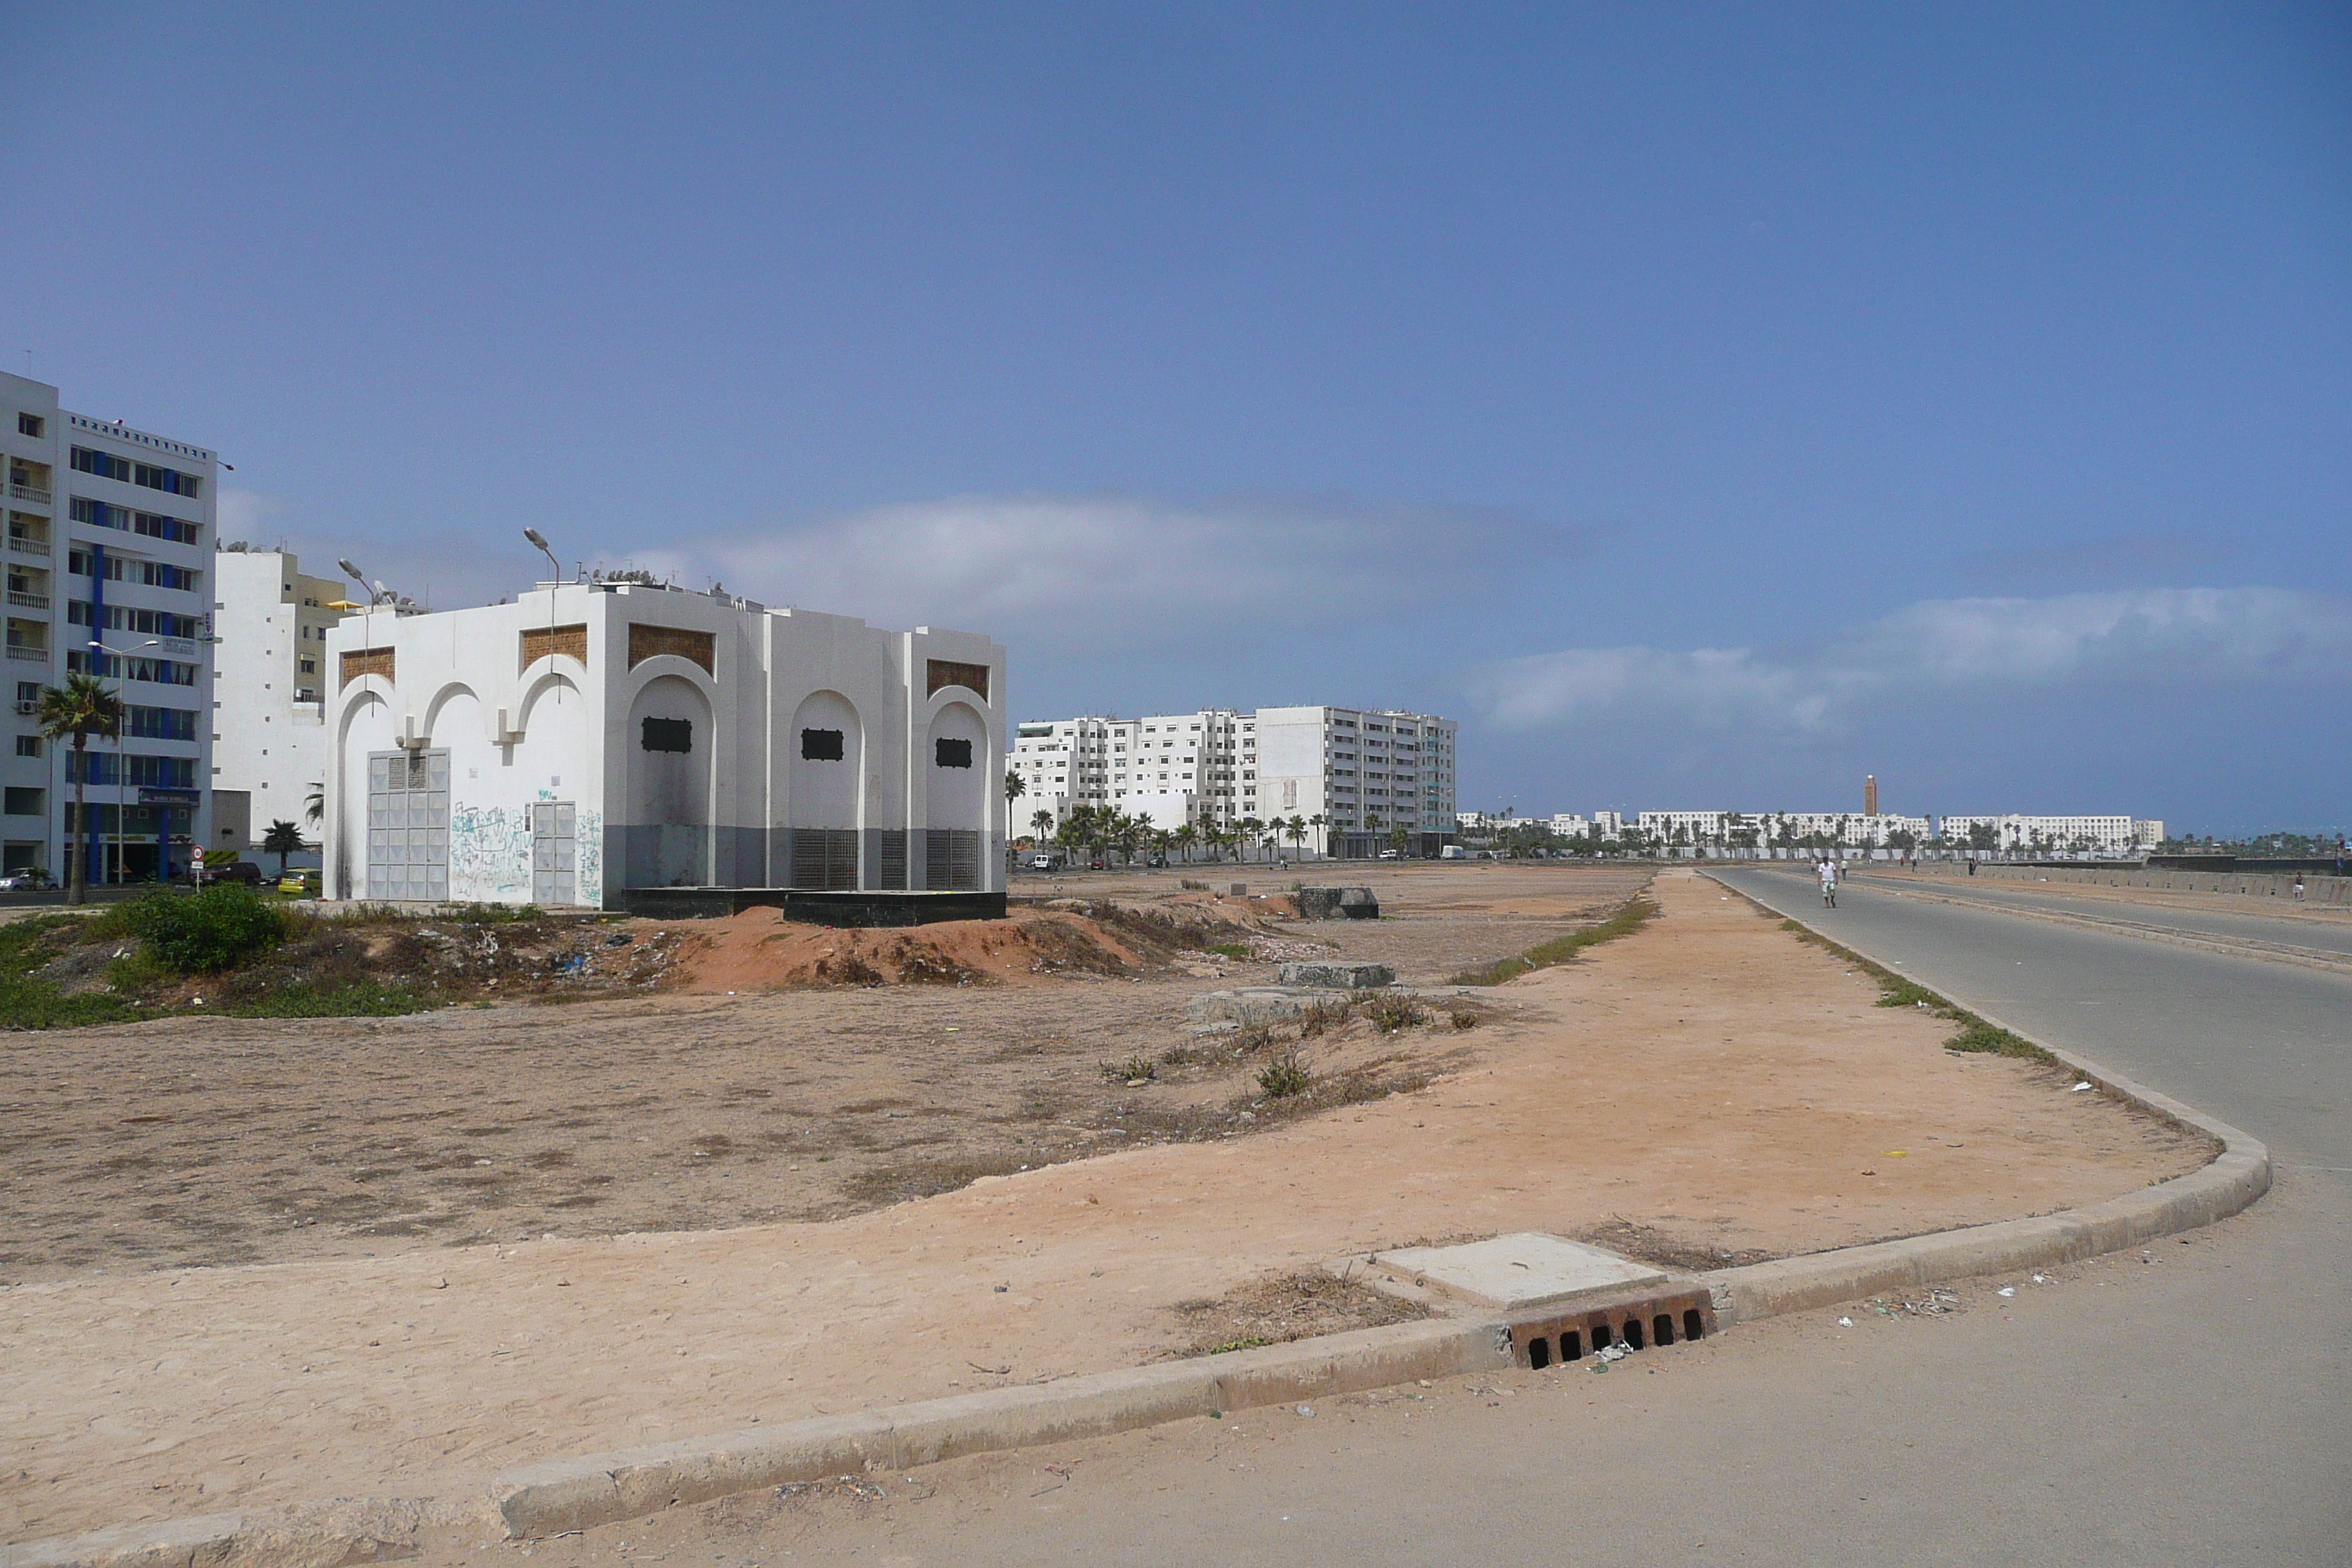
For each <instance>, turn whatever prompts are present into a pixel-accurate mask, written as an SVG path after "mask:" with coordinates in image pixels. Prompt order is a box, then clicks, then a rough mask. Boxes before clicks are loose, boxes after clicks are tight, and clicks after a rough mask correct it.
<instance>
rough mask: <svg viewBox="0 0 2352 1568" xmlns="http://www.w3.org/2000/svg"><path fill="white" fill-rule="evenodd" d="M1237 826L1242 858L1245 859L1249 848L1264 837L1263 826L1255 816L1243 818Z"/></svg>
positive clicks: (1247, 856)
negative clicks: (1239, 830)
mask: <svg viewBox="0 0 2352 1568" xmlns="http://www.w3.org/2000/svg"><path fill="white" fill-rule="evenodd" d="M1238 826H1240V828H1241V845H1242V858H1244V859H1247V858H1249V847H1250V846H1251V845H1252V844H1254V843H1256V842H1257V841H1258V840H1259V839H1261V838H1262V837H1265V823H1263V822H1260V821H1259V820H1258V819H1257V818H1256V817H1255V816H1244V817H1243V818H1242V819H1241V822H1240V823H1239V825H1238Z"/></svg>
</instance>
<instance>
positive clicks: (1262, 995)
mask: <svg viewBox="0 0 2352 1568" xmlns="http://www.w3.org/2000/svg"><path fill="white" fill-rule="evenodd" d="M1322 999H1323V998H1322V997H1320V996H1318V994H1315V993H1313V992H1308V991H1299V990H1296V989H1286V988H1285V987H1282V986H1277V985H1252V986H1248V987H1245V988H1244V989H1241V990H1235V991H1212V992H1209V993H1207V994H1205V995H1200V996H1195V997H1193V998H1192V1000H1191V1001H1190V1002H1187V1003H1186V1004H1184V1016H1185V1017H1186V1018H1188V1019H1190V1020H1191V1021H1192V1022H1193V1023H1195V1024H1275V1023H1279V1022H1281V1021H1282V1020H1283V1019H1285V1018H1296V1017H1297V1016H1299V1015H1300V1014H1301V1013H1304V1012H1305V1011H1307V1008H1308V1007H1310V1006H1312V1005H1314V1004H1316V1003H1317V1002H1318V1001H1321V1000H1322Z"/></svg>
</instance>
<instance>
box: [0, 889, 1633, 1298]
mask: <svg viewBox="0 0 2352 1568" xmlns="http://www.w3.org/2000/svg"><path fill="white" fill-rule="evenodd" d="M1391 875H1392V876H1393V874H1391ZM1554 875H1555V877H1556V879H1557V883H1556V885H1554V886H1550V887H1548V888H1546V889H1543V890H1542V891H1541V892H1540V893H1539V894H1532V895H1529V896H1523V897H1520V898H1517V899H1515V900H1505V901H1506V902H1507V903H1509V904H1510V905H1511V906H1512V907H1513V909H1514V910H1517V911H1518V912H1515V913H1512V914H1510V915H1507V916H1499V917H1498V916H1493V915H1489V914H1488V913H1486V911H1485V910H1482V909H1481V908H1480V907H1479V904H1480V902H1481V900H1479V899H1477V898H1476V897H1475V883H1476V879H1466V880H1469V881H1471V882H1472V884H1473V885H1472V887H1471V889H1469V891H1468V892H1467V893H1465V892H1455V891H1450V890H1449V891H1444V892H1440V893H1437V894H1436V896H1434V897H1433V899H1431V900H1429V902H1428V904H1427V906H1426V907H1416V908H1414V909H1413V910H1412V911H1411V912H1410V913H1404V914H1400V916H1399V917H1398V918H1396V919H1384V920H1381V921H1377V922H1360V921H1316V922H1299V923H1297V924H1296V925H1295V927H1292V928H1290V929H1289V930H1287V931H1285V930H1284V928H1282V927H1281V926H1279V925H1278V924H1276V922H1274V921H1269V920H1267V919H1266V918H1265V913H1266V908H1267V905H1268V904H1269V903H1273V904H1274V905H1275V906H1276V909H1277V910H1287V904H1286V901H1283V900H1268V899H1266V898H1265V897H1264V896H1261V897H1259V898H1258V899H1256V900H1247V899H1244V900H1224V901H1223V908H1219V907H1217V900H1209V899H1207V897H1206V896H1205V895H1201V894H1185V893H1182V892H1181V891H1180V889H1178V887H1177V885H1176V883H1177V879H1176V878H1173V877H1160V878H1150V879H1147V878H1133V879H1110V880H1112V881H1113V882H1114V883H1115V885H1113V886H1110V887H1105V888H1090V889H1088V891H1089V893H1090V895H1091V898H1090V900H1089V901H1090V902H1094V903H1099V902H1100V901H1101V900H1103V899H1104V898H1105V897H1107V896H1108V895H1110V894H1113V893H1116V894H1117V895H1118V896H1119V897H1120V898H1121V899H1122V900H1128V901H1130V902H1135V903H1142V902H1145V901H1147V900H1155V899H1157V900H1167V902H1168V907H1170V908H1171V909H1172V910H1176V911H1177V912H1179V913H1180V914H1183V915H1185V916H1187V918H1191V917H1192V913H1193V911H1197V910H1200V908H1201V906H1202V905H1203V904H1207V905H1209V906H1210V907H1209V909H1208V910H1207V913H1206V915H1205V916H1204V917H1202V918H1206V919H1217V920H1220V921H1221V927H1222V934H1223V936H1224V937H1225V938H1226V942H1225V945H1230V946H1236V947H1240V948H1244V949H1247V948H1252V947H1255V949H1258V950H1262V951H1265V952H1269V953H1271V954H1274V955H1276V956H1277V957H1278V956H1284V955H1286V956H1307V955H1310V954H1318V953H1325V952H1334V951H1346V952H1360V953H1366V954H1370V955H1373V956H1377V957H1380V958H1382V959H1384V960H1387V961H1389V962H1391V963H1394V964H1396V965H1397V966H1398V967H1399V968H1400V969H1401V970H1402V972H1404V973H1405V974H1406V975H1407V976H1408V977H1412V976H1416V975H1429V976H1434V975H1438V974H1442V973H1448V972H1450V971H1451V970H1452V969H1453V968H1455V967H1459V966H1461V965H1462V964H1465V963H1479V962H1484V961H1486V960H1490V959H1492V958H1495V957H1497V956H1501V955H1502V954H1505V953H1508V952H1517V951H1518V950H1519V949H1520V948H1522V947H1524V946H1526V945H1528V943H1529V942H1536V941H1541V940H1544V939H1546V938H1548V937H1551V936H1557V935H1559V934H1560V933H1561V932H1562V931H1564V930H1570V929H1574V928H1575V927H1576V926H1579V925H1581V924H1584V923H1586V922H1588V921H1591V920H1592V919H1594V918H1596V917H1598V916H1600V915H1601V914H1603V913H1606V912H1607V911H1608V910H1611V909H1613V908H1614V907H1615V906H1616V905H1617V904H1618V903H1619V902H1620V901H1622V900H1623V899H1624V898H1625V897H1626V896H1627V895H1628V894H1630V893H1632V892H1633V890H1634V889H1637V888H1638V887H1640V886H1641V885H1642V883H1643V882H1644V881H1646V880H1647V874H1646V873H1644V872H1639V871H1625V870H1618V871H1613V872H1610V871H1604V872H1597V873H1595V872H1583V873H1578V872H1566V873H1556V874H1554ZM1097 880H1104V879H1097ZM1409 901H1412V902H1414V903H1415V904H1418V903H1419V900H1409ZM1020 913H1021V915H1022V916H1023V919H1022V920H1020V921H981V922H973V923H971V924H969V925H962V926H940V927H931V928H926V929H925V930H924V931H920V932H915V933H908V932H899V931H828V930H824V929H823V928H819V927H811V926H791V925H784V924H782V923H780V922H778V921H776V919H775V917H774V915H773V914H772V912H771V911H767V910H755V911H751V912H750V913H748V914H746V915H743V916H741V917H739V918H737V919H736V920H733V921H711V922H693V923H690V924H684V925H673V926H669V927H664V928H658V929H656V928H652V927H651V926H650V923H649V922H638V923H641V924H646V925H647V927H648V929H646V931H641V932H637V933H636V934H637V936H638V937H639V940H638V941H637V942H636V943H635V947H636V948H637V949H638V950H643V949H645V948H648V947H651V946H653V945H655V942H656V941H657V940H659V941H662V942H663V943H664V946H665V950H666V951H667V950H668V949H670V948H674V947H676V946H677V945H680V944H678V943H677V942H675V941H672V940H668V939H673V938H674V937H675V935H676V933H677V932H678V931H688V932H690V933H692V934H690V935H689V936H688V938H687V939H686V942H685V943H684V944H683V945H685V946H687V947H688V948H690V949H698V950H699V951H696V952H689V953H688V955H687V956H686V957H684V958H682V959H681V960H680V965H679V967H680V970H681V973H678V974H677V975H675V976H673V977H672V978H673V981H674V983H675V984H678V985H680V986H682V987H683V988H684V991H683V993H681V994H659V995H654V996H647V997H645V998H641V999H632V1000H627V1001H610V1002H596V1001H588V1002H572V1003H566V1004H562V1005H551V1004H548V1003H544V1002H540V1003H523V1004H517V1005H497V1006H490V1007H477V1006H467V1007H456V1008H447V1009H443V1010H439V1011H436V1012H432V1013H425V1014H420V1015H415V1016H407V1017H399V1018H318V1019H300V1020H270V1019H215V1018H178V1019H170V1020H161V1021H157V1022H154V1023H149V1024H142V1025H134V1026H124V1027H115V1028H105V1029H83V1030H59V1031H52V1032H48V1033H44V1034H37V1035H16V1036H7V1035H0V1126H5V1130H6V1133H7V1143H8V1147H9V1149H10V1151H11V1155H12V1159H11V1165H10V1172H9V1176H10V1180H9V1200H10V1201H9V1203H8V1204H7V1205H6V1206H5V1210H0V1282H6V1281H20V1280H26V1279H60V1278H67V1277H70V1276H71V1275H73V1274H74V1273H76V1272H78V1271H79V1270H82V1269H86V1268H93V1267H95V1268H155V1267H184V1266H190V1265H205V1264H226V1263H263V1262H283V1261H288V1260H291V1259H298V1258H349V1257H361V1256H370V1257H373V1256H388V1255H391V1254H393V1253H396V1252H400V1251H404V1250H407V1249H410V1248H414V1247H442V1246H449V1245H467V1244H473V1243H479V1242H485V1241H491V1240H521V1239H525V1238H528V1237H541V1236H546V1235H549V1234H556V1233H560V1234H562V1235H564V1236H575V1237H576V1236H604V1235H612V1234H615V1233H620V1232H628V1231H651V1230H700V1229H712V1228H717V1227H719V1226H739V1225H751V1224H761V1223H765V1222H770V1221H775V1220H807V1219H823V1218H832V1217H837V1216H839V1215H845V1214H850V1213H854V1212H856V1211H857V1210H859V1209H864V1208H871V1207H874V1206H876V1205H878V1204H882V1203H887V1202H889V1201H892V1200H894V1199H898V1198H901V1197H909V1196H921V1195H924V1194H929V1193H935V1192H941V1191H947V1190H950V1189H951V1188H954V1187H958V1186H961V1185H963V1184H965V1183H967V1182H969V1181H971V1179H972V1178H973V1177H975V1176H979V1175H985V1174H991V1173H1006V1172H1016V1171H1019V1170H1022V1169H1024V1168H1026V1167H1028V1166H1031V1165H1038V1164H1045V1163H1048V1162H1049V1161H1055V1160H1066V1159H1071V1158H1076V1157H1082V1156H1084V1155H1086V1154H1089V1153H1093V1152H1100V1151H1101V1150H1103V1149H1106V1148H1117V1147H1122V1146H1126V1145H1129V1144H1139V1143H1145V1142H1165V1141H1169V1140H1190V1139H1198V1138H1202V1137H1216V1136H1221V1135H1223V1134H1224V1133H1226V1132H1229V1131H1251V1130H1253V1129H1256V1128H1262V1127H1263V1126H1264V1125H1266V1124H1270V1122H1271V1121H1273V1120H1275V1119H1276V1117H1278V1116H1280V1115H1284V1114H1297V1113H1299V1112H1301V1111H1309V1110H1315V1109H1320V1108H1325V1107H1328V1105H1329V1104H1331V1103H1335V1102H1336V1101H1338V1100H1352V1099H1365V1098H1371V1097H1374V1096H1377V1095H1379V1094H1382V1093H1385V1092H1387V1091H1388V1090H1389V1089H1391V1088H1402V1087H1412V1088H1417V1087H1419V1086H1420V1085H1421V1084H1422V1083H1423V1082H1426V1081H1427V1079H1428V1078H1429V1076H1430V1075H1431V1074H1432V1073H1433V1072H1436V1071H1438V1070H1441V1069H1442V1068H1444V1067H1445V1066H1447V1065H1449V1064H1451V1063H1453V1062H1454V1061H1455V1060H1456V1059H1457V1058H1458V1057H1459V1054H1460V1050H1461V1048H1462V1047H1463V1045H1464V1044H1465V1041H1464V1039H1463V1038H1462V1037H1460V1036H1459V1034H1458V1032H1457V1031H1455V1030H1454V1027H1453V1026H1452V1023H1451V1020H1450V1017H1449V1018H1434V1017H1433V1019H1432V1020H1431V1026H1423V1027H1420V1028H1415V1029H1409V1030H1404V1031H1400V1032H1397V1033H1395V1034H1391V1035H1383V1034H1381V1033H1380V1032H1379V1031H1378V1030H1376V1029H1375V1028H1374V1027H1373V1026H1371V1025H1370V1024H1369V1023H1364V1022H1360V1021H1359V1022H1356V1023H1354V1024H1353V1025H1351V1026H1349V1027H1347V1028H1344V1029H1339V1030H1336V1031H1334V1032H1333V1033H1332V1035H1331V1036H1330V1037H1328V1039H1325V1040H1323V1041H1322V1044H1323V1045H1324V1046H1325V1047H1329V1048H1328V1049H1327V1050H1326V1053H1325V1059H1324V1061H1323V1063H1322V1067H1321V1070H1320V1073H1319V1078H1320V1082H1319V1083H1318V1088H1317V1089H1316V1090H1315V1091H1314V1092H1310V1093H1309V1094H1308V1095H1307V1096H1305V1097H1302V1098H1301V1100H1297V1101H1294V1102H1289V1103H1277V1104H1276V1105H1274V1106H1272V1107H1268V1106H1266V1105H1265V1104H1264V1103H1258V1104H1257V1107H1256V1110H1255V1111H1254V1112H1253V1114H1252V1116H1251V1118H1250V1120H1249V1121H1241V1120H1238V1118H1239V1116H1240V1114H1241V1112H1242V1111H1243V1110H1249V1109H1250V1106H1251V1103H1252V1102H1262V1101H1263V1100H1264V1096H1263V1095H1262V1094H1260V1093H1258V1092H1257V1089H1256V1085H1255V1075H1256V1073H1257V1072H1258V1071H1259V1069H1260V1068H1262V1067H1263V1066H1264V1065H1265V1061H1266V1060H1267V1059H1270V1058H1271V1057H1272V1056H1274V1055H1276V1054H1279V1052H1280V1051H1281V1050H1282V1049H1284V1048H1286V1047H1289V1046H1291V1045H1293V1044H1295V1043H1296V1041H1295V1035H1296V1031H1295V1030H1294V1031H1285V1032H1283V1033H1284V1036H1285V1037H1281V1038H1273V1039H1263V1040H1256V1041H1245V1042H1241V1043H1240V1044H1242V1045H1244V1046H1246V1047H1249V1048H1246V1049H1239V1050H1231V1049H1215V1048H1204V1047H1203V1045H1202V1042H1201V1041H1199V1040H1197V1039H1195V1038H1194V1037H1192V1036H1191V1035H1189V1034H1187V1033H1186V1020H1185V1018H1184V1004H1185V1003H1186V1002H1187V1001H1188V1000H1190V999H1191V998H1192V997H1193V996H1195V995H1197V994H1200V993H1201V992H1202V991H1203V990H1208V989H1212V988H1214V987H1216V986H1219V985H1231V984H1268V983H1271V981H1272V980H1273V979H1274V976H1275V972H1276V962H1275V960H1274V959H1273V958H1269V960H1268V961H1265V962H1251V961H1244V960H1239V959H1233V958H1227V957H1223V956H1222V955H1218V954H1215V953H1211V952H1181V951H1177V952H1167V950H1165V949H1162V950H1160V951H1161V953H1162V956H1164V957H1167V958H1169V959H1170V960H1171V961H1172V962H1169V963H1149V964H1147V963H1144V962H1143V961H1142V960H1141V959H1139V958H1138V957H1137V952H1136V949H1137V948H1138V947H1140V946H1142V945H1143V943H1142V942H1141V941H1140V939H1138V940H1137V942H1135V943H1134V944H1133V945H1131V946H1126V947H1122V946H1118V944H1117V942H1116V940H1115V939H1105V938H1103V937H1102V935H1101V929H1102V928H1101V927H1100V926H1099V925H1097V924H1096V923H1095V922H1092V921H1082V922H1079V924H1074V925H1068V926H1065V925H1061V924H1057V923H1055V921H1056V920H1066V919H1067V918H1068V916H1067V913H1066V911H1058V910H1054V909H1035V910H1029V909H1024V910H1022V911H1020ZM1080 924H1082V925H1083V927H1084V929H1083V930H1080V929H1079V925H1080ZM1041 926H1042V927H1045V928H1046V929H1051V930H1058V931H1069V932H1071V933H1072V934H1071V936H1070V938H1069V939H1068V940H1064V941H1058V942H1043V943H1042V945H1041V942H1040V939H1037V938H1035V937H1034V936H1024V934H1023V933H1024V932H1034V931H1036V930H1037V929H1039V928H1040V927H1041ZM624 929H625V930H634V927H631V928H624ZM910 935H912V936H915V937H918V938H919V939H922V946H921V952H922V953H923V954H924V958H923V963H924V965H925V967H926V969H927V970H928V971H929V973H928V975H927V978H928V980H929V983H928V984H925V983H914V984H898V985H885V986H874V985H867V984H862V983H861V982H860V981H859V980H858V979H856V978H855V976H856V975H857V974H860V973H865V972H866V971H868V970H872V969H874V968H876V967H877V966H878V967H879V969H881V970H884V971H887V972H888V973H890V974H892V975H893V976H894V977H895V975H896V974H897V973H898V968H899V967H900V965H899V963H898V960H896V959H894V958H893V956H892V954H893V952H896V951H897V950H898V949H900V948H902V947H904V946H905V945H906V944H907V942H908V937H909V936H910ZM861 955H862V956H861ZM1008 955H1010V957H1009V959H1008ZM1041 955H1042V956H1041ZM1122 960H1125V961H1131V973H1132V974H1133V975H1134V977H1132V978H1127V977H1121V976H1120V975H1119V974H1104V973H1099V971H1100V970H1101V969H1103V968H1117V967H1118V963H1119V961H1122ZM827 964H831V965H832V966H833V970H832V973H831V976H830V978H832V979H833V981H834V982H835V983H834V984H818V982H820V981H822V980H824V978H826V976H825V975H824V974H823V973H820V971H821V970H823V968H824V966H825V965H827ZM1039 965H1045V966H1046V967H1045V968H1044V969H1043V970H1042V972H1035V973H1033V968H1034V967H1035V966H1039ZM845 971H846V972H847V973H848V975H849V976H851V977H847V978H845V975H844V972H845ZM761 980H768V981H771V982H773V983H775V984H782V985H788V986H793V987H794V988H793V989H789V990H784V991H782V992H780V993H778V994H749V993H750V992H751V987H752V986H753V984H755V983H756V982H759V981H761ZM1171 1052H1174V1053H1179V1054H1180V1059H1179V1060H1178V1061H1177V1062H1175V1063H1171V1062H1169V1061H1168V1060H1167V1059H1166V1058H1168V1056H1169V1055H1170V1054H1171ZM1136 1059H1140V1060H1141V1061H1143V1062H1145V1063H1147V1064H1149V1065H1150V1068H1151V1070H1152V1072H1153V1074H1154V1077H1153V1079H1152V1080H1151V1081H1150V1082H1148V1083H1143V1084H1139V1085H1137V1086H1135V1087H1132V1088H1130V1087H1129V1084H1128V1081H1127V1079H1128V1078H1129V1076H1131V1075H1129V1074H1126V1073H1117V1074H1115V1075H1113V1076H1107V1075H1106V1073H1105V1072H1104V1070H1103V1069H1104V1068H1105V1066H1106V1065H1108V1066H1110V1067H1112V1068H1118V1067H1120V1066H1122V1065H1123V1064H1126V1063H1129V1062H1130V1061H1133V1060H1136Z"/></svg>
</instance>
